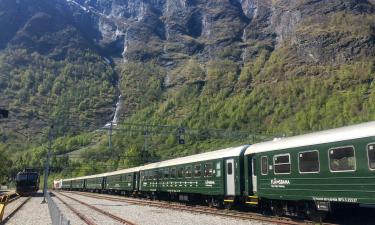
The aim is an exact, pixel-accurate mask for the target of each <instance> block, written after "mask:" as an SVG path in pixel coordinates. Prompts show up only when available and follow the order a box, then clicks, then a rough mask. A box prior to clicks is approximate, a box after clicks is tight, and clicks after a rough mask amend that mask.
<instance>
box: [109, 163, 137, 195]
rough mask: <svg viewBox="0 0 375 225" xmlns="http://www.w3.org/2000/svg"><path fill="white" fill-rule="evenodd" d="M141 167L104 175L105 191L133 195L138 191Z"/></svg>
mask: <svg viewBox="0 0 375 225" xmlns="http://www.w3.org/2000/svg"><path fill="white" fill-rule="evenodd" d="M139 169H140V167H135V168H130V169H123V170H118V171H114V172H110V173H106V174H103V176H105V186H104V190H106V191H107V192H114V193H122V194H131V193H133V192H135V191H137V190H138V183H139V181H138V179H139V178H138V173H139Z"/></svg>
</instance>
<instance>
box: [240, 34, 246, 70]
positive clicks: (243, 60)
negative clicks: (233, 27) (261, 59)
mask: <svg viewBox="0 0 375 225" xmlns="http://www.w3.org/2000/svg"><path fill="white" fill-rule="evenodd" d="M241 39H242V43H244V44H245V45H244V46H243V47H242V53H241V59H242V62H243V63H245V59H246V54H247V50H246V47H247V45H246V39H247V38H246V27H245V28H244V29H243V33H242V37H241Z"/></svg>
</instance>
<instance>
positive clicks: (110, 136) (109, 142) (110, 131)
mask: <svg viewBox="0 0 375 225" xmlns="http://www.w3.org/2000/svg"><path fill="white" fill-rule="evenodd" d="M112 126H113V121H111V124H110V125H109V131H108V133H109V141H108V148H109V149H111V147H112Z"/></svg>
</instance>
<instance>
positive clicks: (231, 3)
mask: <svg viewBox="0 0 375 225" xmlns="http://www.w3.org/2000/svg"><path fill="white" fill-rule="evenodd" d="M67 3H68V5H69V7H70V9H71V10H72V12H73V17H74V19H75V21H76V22H77V24H79V26H80V27H81V29H82V30H85V32H86V33H87V34H88V35H90V38H91V39H92V40H93V41H95V42H96V43H97V44H98V45H100V46H101V47H102V48H103V49H105V50H106V52H108V54H111V55H113V56H115V55H116V56H122V57H123V58H124V59H125V60H149V59H157V60H158V61H159V62H160V63H162V64H164V65H173V64H175V63H176V62H179V61H181V60H182V61H183V60H185V59H188V58H190V57H191V56H196V57H197V58H199V60H200V61H203V62H207V61H209V60H212V59H216V58H227V59H232V60H235V61H242V62H246V61H248V60H251V59H252V58H254V57H256V56H257V55H258V53H259V52H261V51H262V50H263V49H265V50H267V51H273V50H274V49H277V48H280V47H283V46H285V45H288V46H289V47H290V48H291V49H293V50H295V51H296V52H295V54H296V55H297V56H298V58H300V59H301V60H302V61H305V62H327V61H332V60H336V59H337V60H339V61H340V60H341V61H342V60H344V61H345V60H350V59H352V58H355V57H358V56H359V55H362V54H365V55H368V54H373V52H374V40H373V32H374V31H373V30H372V31H371V30H369V31H368V33H366V34H364V33H362V34H359V35H356V36H353V35H352V34H351V33H350V32H351V30H345V29H344V30H342V29H340V24H334V23H335V22H338V23H340V22H342V21H339V20H340V18H337V17H340V15H341V16H344V17H345V15H349V16H348V17H351V16H354V17H356V16H361V17H368V18H367V21H368V22H370V21H371V19H373V13H374V10H375V8H374V5H373V3H371V2H369V1H367V0H348V1H343V0H333V1H325V0H320V1H317V0H303V1H297V0H277V1H258V0H217V1H212V0H68V1H67ZM370 23H371V22H370ZM347 25H349V26H351V25H352V24H347ZM372 25H373V23H372ZM321 26H325V27H327V28H329V29H333V30H332V31H329V30H324V28H322V27H321ZM345 26H346V25H345ZM316 27H320V30H319V29H315V28H316ZM335 28H336V30H334V29H335ZM372 29H373V27H372ZM310 31H311V32H310ZM320 31H325V32H320Z"/></svg>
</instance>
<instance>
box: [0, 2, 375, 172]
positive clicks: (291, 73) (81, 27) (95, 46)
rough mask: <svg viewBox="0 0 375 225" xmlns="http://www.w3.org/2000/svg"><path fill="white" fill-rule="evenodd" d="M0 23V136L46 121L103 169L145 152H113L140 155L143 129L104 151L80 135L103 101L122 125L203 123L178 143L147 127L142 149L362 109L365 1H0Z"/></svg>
mask: <svg viewBox="0 0 375 225" xmlns="http://www.w3.org/2000/svg"><path fill="white" fill-rule="evenodd" d="M0 31H1V32H0V88H1V89H0V94H1V95H0V106H7V107H9V108H10V109H11V113H13V118H12V119H11V120H10V121H9V122H7V123H6V124H5V125H4V127H5V129H4V128H3V130H2V131H1V130H0V136H1V137H2V140H3V143H4V145H6V146H9V141H10V140H14V139H16V137H21V136H20V134H19V133H20V132H19V131H21V132H23V134H26V136H28V137H29V136H33V134H34V133H36V132H37V131H40V130H42V132H43V133H44V134H43V135H42V134H40V136H38V135H36V136H37V137H42V136H43V137H46V131H47V129H46V128H47V127H48V124H50V123H51V121H47V122H45V121H43V120H46V118H48V120H52V121H53V124H54V125H55V126H54V130H55V132H56V134H55V136H57V137H61V136H69V137H68V139H67V140H60V142H59V143H57V144H56V145H57V146H60V147H57V149H63V150H61V151H60V150H58V151H59V152H68V151H70V150H72V149H69V148H67V147H66V146H76V147H77V146H81V145H82V146H86V145H88V146H89V147H90V146H91V147H92V146H94V147H92V149H93V152H94V153H95V154H94V153H93V152H92V153H93V154H91V155H94V156H95V157H94V159H92V160H94V161H97V162H100V163H103V160H102V158H101V157H99V155H100V154H107V156H108V157H109V160H108V164H111V165H112V166H113V168H116V166H119V165H122V166H125V167H127V166H129V165H131V163H134V162H138V163H140V162H142V160H143V161H145V159H144V157H143V158H141V159H140V161H137V160H134V161H132V160H130V161H129V160H123V161H121V160H118V159H117V158H116V155H119V154H130V153H131V154H135V155H137V157H141V155H142V154H143V153H141V152H142V151H143V150H144V149H146V147H144V146H142V145H143V142H147V141H146V139H147V137H143V136H137V137H136V138H135V137H134V136H132V135H134V134H123V133H121V132H118V133H116V134H114V137H113V138H114V140H113V146H112V149H109V150H108V149H107V150H105V149H106V146H107V145H108V144H107V143H108V139H107V137H104V136H103V137H101V138H98V139H97V142H98V143H99V144H98V145H95V144H93V143H92V141H89V139H90V137H86V136H85V132H88V131H92V130H95V129H97V128H100V127H102V126H103V125H104V124H105V123H107V122H108V121H110V120H111V118H112V116H113V113H114V111H115V109H114V108H115V104H116V100H117V99H120V102H119V105H121V106H122V107H121V109H119V110H118V112H119V118H120V121H119V125H118V127H119V128H121V127H123V128H124V130H126V129H125V125H124V122H128V123H151V124H171V125H178V126H184V127H189V128H194V129H200V130H203V131H202V132H201V133H200V135H201V136H200V135H198V136H194V137H186V142H187V143H186V145H184V146H179V145H178V144H176V143H178V140H177V138H176V136H173V135H172V136H169V137H168V138H165V137H157V138H155V137H154V138H153V139H152V143H151V148H150V147H149V148H148V149H152V150H149V151H151V152H149V154H148V156H150V155H152V156H154V157H156V158H169V157H172V156H175V155H186V154H191V153H195V152H201V151H204V150H208V149H214V148H216V147H220V146H224V145H225V146H227V145H233V144H235V143H249V142H250V141H249V140H225V139H220V138H216V139H215V138H212V137H210V136H209V135H208V136H207V135H206V136H205V135H204V134H207V132H206V131H207V129H208V128H215V129H224V130H244V131H246V132H249V133H261V134H266V135H271V136H274V135H280V134H281V135H287V136H290V135H294V134H299V133H305V132H309V131H315V130H322V129H326V128H333V127H338V126H342V125H347V124H353V123H359V122H363V121H369V120H374V119H375V105H374V104H373V103H374V102H375V91H374V86H375V83H374V77H375V2H374V0H329V1H328V0H272V1H271V0H262V1H259V0H215V1H214V0H0ZM120 95H121V96H120ZM118 96H120V98H119V97H118ZM41 117H42V118H41ZM43 118H44V119H43ZM82 132H83V133H84V134H83V135H84V137H85V138H83V139H84V141H82V140H81V141H77V140H78V139H82V138H81V136H75V135H77V134H82ZM69 138H73V139H69ZM143 139H145V141H144V140H143ZM42 140H43V139H42ZM73 140H74V141H73ZM68 142H69V143H70V144H67V143H68ZM73 142H74V143H81V144H78V145H73V144H71V143H73ZM61 145H64V147H61ZM86 147H87V146H86ZM0 148H1V146H0ZM18 149H19V148H18ZM74 149H75V148H74ZM0 150H1V149H0ZM40 152H42V150H40V151H39V153H38V154H41V153H40ZM103 152H104V153H103ZM86 156H87V157H91V156H90V154H87V155H86ZM143 156H144V155H143ZM132 157H133V156H132ZM146 160H147V159H146ZM104 164H105V163H104ZM135 164H137V163H135ZM90 165H91V164H90ZM90 165H89V164H85V166H86V167H89V168H90V169H87V170H90V171H92V170H94V169H95V168H93V167H91V166H90ZM103 170H104V169H103ZM86 172H87V171H86ZM81 173H84V172H81Z"/></svg>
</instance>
